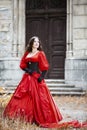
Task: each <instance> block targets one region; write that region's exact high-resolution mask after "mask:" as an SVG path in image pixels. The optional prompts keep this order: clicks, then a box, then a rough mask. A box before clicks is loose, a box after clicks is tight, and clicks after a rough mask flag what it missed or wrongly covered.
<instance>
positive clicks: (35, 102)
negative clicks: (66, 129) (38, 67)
mask: <svg viewBox="0 0 87 130" xmlns="http://www.w3.org/2000/svg"><path fill="white" fill-rule="evenodd" d="M38 77H39V74H38V73H33V74H32V75H29V74H27V73H25V74H24V75H23V78H22V80H21V81H20V83H19V85H18V86H17V89H16V90H15V92H14V94H13V96H12V98H11V100H10V101H9V103H8V105H7V106H6V108H5V111H4V116H5V117H6V116H8V117H9V118H17V117H18V118H21V119H24V120H25V121H27V122H31V123H33V122H35V123H36V124H38V125H40V126H44V127H45V126H49V125H51V124H55V123H58V122H59V121H61V120H62V115H61V113H60V111H59V109H58V107H57V105H56V104H55V101H54V100H53V98H52V95H51V94H50V91H49V89H48V87H47V86H46V83H45V81H44V80H42V81H41V83H38V81H37V78H38Z"/></svg>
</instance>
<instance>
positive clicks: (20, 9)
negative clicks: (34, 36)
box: [12, 0, 25, 57]
mask: <svg viewBox="0 0 87 130" xmlns="http://www.w3.org/2000/svg"><path fill="white" fill-rule="evenodd" d="M13 27H14V28H13V44H12V56H15V57H20V56H21V54H23V52H24V49H25V0H13Z"/></svg>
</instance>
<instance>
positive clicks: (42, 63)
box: [39, 51, 49, 71]
mask: <svg viewBox="0 0 87 130" xmlns="http://www.w3.org/2000/svg"><path fill="white" fill-rule="evenodd" d="M39 69H40V70H41V71H44V70H48V69H49V63H48V61H47V58H46V55H45V53H44V52H43V51H41V52H40V54H39Z"/></svg>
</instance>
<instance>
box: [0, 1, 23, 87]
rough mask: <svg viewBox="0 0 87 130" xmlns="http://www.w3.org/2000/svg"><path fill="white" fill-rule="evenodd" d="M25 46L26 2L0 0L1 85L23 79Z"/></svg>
mask: <svg viewBox="0 0 87 130" xmlns="http://www.w3.org/2000/svg"><path fill="white" fill-rule="evenodd" d="M24 46H25V0H22V1H21V0H3V1H2V0H0V85H1V86H7V85H9V84H15V83H17V82H18V81H19V79H20V78H21V75H22V74H21V73H22V71H21V70H20V68H19V62H20V57H21V56H22V54H23V52H24Z"/></svg>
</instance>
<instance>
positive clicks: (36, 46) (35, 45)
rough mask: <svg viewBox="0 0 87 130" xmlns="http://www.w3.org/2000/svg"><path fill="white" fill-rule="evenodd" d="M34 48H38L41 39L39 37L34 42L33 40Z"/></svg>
mask: <svg viewBox="0 0 87 130" xmlns="http://www.w3.org/2000/svg"><path fill="white" fill-rule="evenodd" d="M32 47H33V48H36V49H37V48H38V47H39V39H38V38H35V39H34V42H33V46H32Z"/></svg>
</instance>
